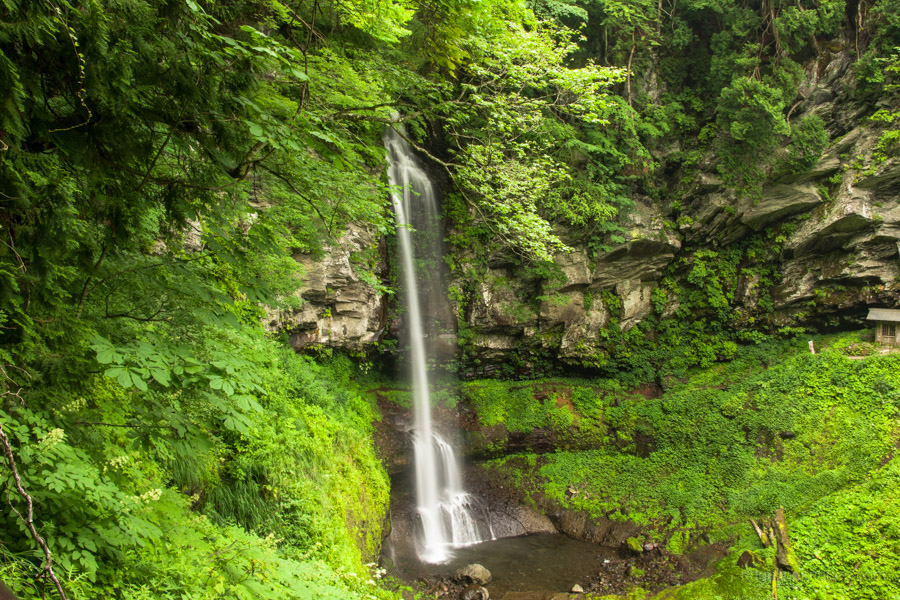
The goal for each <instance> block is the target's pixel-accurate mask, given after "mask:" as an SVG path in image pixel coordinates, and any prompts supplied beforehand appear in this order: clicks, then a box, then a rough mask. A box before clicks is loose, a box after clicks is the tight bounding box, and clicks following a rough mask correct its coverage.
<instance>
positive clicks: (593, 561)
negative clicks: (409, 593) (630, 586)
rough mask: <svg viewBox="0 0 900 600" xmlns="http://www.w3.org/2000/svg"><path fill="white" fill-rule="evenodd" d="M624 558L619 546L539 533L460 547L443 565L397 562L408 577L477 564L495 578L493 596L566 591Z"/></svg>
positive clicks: (490, 586)
mask: <svg viewBox="0 0 900 600" xmlns="http://www.w3.org/2000/svg"><path fill="white" fill-rule="evenodd" d="M622 559H623V557H622V556H621V555H620V553H619V552H618V551H617V550H614V549H612V548H605V547H603V546H598V545H596V544H592V543H590V542H583V541H581V540H576V539H573V538H570V537H568V536H565V535H558V534H547V533H536V534H531V535H523V536H519V537H510V538H500V539H497V540H492V541H488V542H483V543H481V544H476V545H474V546H468V547H466V548H457V549H455V550H454V551H453V557H452V558H451V559H450V560H449V561H448V562H446V563H444V564H441V565H430V564H426V563H423V562H420V561H415V560H414V561H410V562H408V563H406V564H398V565H397V568H398V570H399V572H400V574H401V576H402V578H403V579H406V580H413V579H420V578H427V577H429V576H439V577H441V576H449V575H451V574H452V573H453V572H454V571H455V570H457V569H459V568H461V567H464V566H466V565H469V564H472V563H478V564H480V565H482V566H484V567H485V568H487V569H488V571H490V572H491V575H492V576H493V579H492V581H491V582H490V583H489V584H488V585H487V588H488V589H489V590H490V592H491V597H492V598H501V597H502V596H503V594H504V593H506V592H511V591H517V592H525V591H529V592H531V591H537V592H565V591H569V590H570V589H571V588H572V585H574V584H576V583H579V582H582V581H584V580H585V578H586V577H587V576H589V575H593V574H598V573H600V572H601V571H603V570H604V568H606V567H608V566H609V565H610V564H612V563H613V562H614V561H620V560H622Z"/></svg>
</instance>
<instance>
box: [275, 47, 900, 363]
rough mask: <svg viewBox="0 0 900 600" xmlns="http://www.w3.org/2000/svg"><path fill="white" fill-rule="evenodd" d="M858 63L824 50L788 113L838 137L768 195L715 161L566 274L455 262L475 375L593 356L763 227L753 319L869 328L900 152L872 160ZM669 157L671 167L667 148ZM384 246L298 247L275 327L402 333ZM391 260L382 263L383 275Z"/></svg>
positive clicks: (899, 188)
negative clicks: (307, 250)
mask: <svg viewBox="0 0 900 600" xmlns="http://www.w3.org/2000/svg"><path fill="white" fill-rule="evenodd" d="M851 62H852V61H851V59H850V57H849V55H848V54H846V53H837V54H830V53H828V52H827V51H826V53H825V54H823V55H822V56H819V57H816V58H815V59H813V60H811V61H810V62H809V64H808V65H807V70H806V80H805V82H804V83H803V85H802V88H801V95H802V96H803V97H804V98H805V100H804V101H803V102H801V103H800V104H799V105H797V106H796V107H795V108H794V110H793V114H792V117H791V118H792V119H797V118H800V117H801V116H804V115H816V116H818V117H820V118H821V119H823V121H824V122H825V124H826V128H827V130H828V133H829V136H830V138H831V140H832V141H831V143H830V145H829V146H828V147H827V148H826V150H825V151H824V153H823V155H822V157H821V158H820V160H819V161H818V163H817V164H816V165H815V166H814V167H813V168H811V169H810V170H808V171H807V172H805V173H803V174H801V175H793V176H790V177H781V178H780V179H773V180H772V181H770V182H768V184H767V185H766V186H765V187H764V189H763V192H762V195H761V197H758V198H755V199H753V198H740V197H738V196H737V195H736V194H735V193H734V191H733V190H730V189H728V188H727V187H726V186H725V185H724V184H723V183H722V181H721V180H720V179H719V177H718V176H717V175H716V174H715V157H711V159H710V164H709V165H708V166H707V168H706V169H705V171H704V172H701V173H700V174H699V175H697V176H695V177H694V178H693V180H692V181H691V183H689V184H675V183H674V181H673V182H670V183H671V185H668V183H667V185H668V187H669V189H672V190H673V191H676V192H677V195H678V198H679V201H678V203H672V202H671V199H663V200H661V201H660V200H656V201H654V200H651V199H650V198H647V197H644V196H641V195H638V194H635V196H634V197H633V200H634V207H633V208H632V209H631V210H630V211H628V212H627V214H623V215H622V221H621V223H620V224H621V228H622V232H621V237H620V238H618V239H619V240H620V241H618V242H617V243H612V242H611V243H609V244H608V245H607V246H606V247H605V249H604V250H603V251H599V252H598V251H596V250H594V251H592V250H591V249H589V248H588V247H586V246H585V245H583V244H582V245H578V244H577V243H575V244H573V245H574V250H573V251H572V252H571V253H566V254H559V255H557V256H556V257H555V262H556V270H555V272H550V273H543V274H541V275H534V274H530V275H528V276H523V273H522V269H521V268H520V267H519V266H518V265H517V264H516V263H515V261H513V260H512V259H508V258H504V257H502V256H490V257H481V258H480V260H481V266H480V267H478V268H477V269H474V270H473V269H468V270H464V269H460V270H457V271H455V272H454V273H453V274H452V275H451V278H450V281H449V288H450V293H449V296H450V297H451V302H452V304H453V307H452V308H453V311H455V313H456V314H457V322H458V325H459V332H458V333H459V338H460V346H461V348H462V358H463V362H464V363H465V364H466V365H467V366H468V367H469V371H470V372H471V373H474V374H479V373H480V374H490V373H491V372H492V370H493V369H494V368H495V367H496V366H497V365H499V364H500V363H502V362H504V361H508V360H509V358H510V356H512V355H520V356H525V355H527V356H530V357H534V356H544V357H549V358H551V359H552V360H558V361H561V362H563V363H570V364H579V365H585V364H587V363H586V361H585V359H586V358H587V357H590V356H592V355H593V354H594V353H595V352H597V351H598V349H602V348H603V346H604V344H607V343H608V338H609V336H608V335H607V334H606V332H607V331H608V329H609V328H610V327H611V326H612V323H613V321H614V325H615V327H617V328H618V329H619V330H620V331H621V332H627V331H629V330H630V329H632V328H633V327H634V326H635V325H637V324H638V323H640V322H641V321H642V320H644V319H645V318H647V316H648V315H650V314H651V313H653V311H656V316H657V317H659V318H665V317H667V316H671V315H673V314H674V313H675V311H676V309H677V308H678V300H677V298H675V297H674V296H673V295H672V294H669V295H668V296H666V295H665V294H660V295H659V297H657V298H656V305H655V304H654V290H656V289H657V288H658V287H660V283H661V280H662V279H663V278H664V277H668V278H674V279H675V280H676V281H677V280H678V279H679V278H682V279H683V278H684V277H685V276H686V272H685V269H684V268H683V267H680V266H679V265H685V264H690V262H691V260H692V257H693V256H694V254H695V253H696V252H697V251H698V250H701V249H704V248H706V249H715V250H720V249H723V248H726V247H728V246H729V245H733V244H740V243H742V242H743V241H744V240H747V239H749V238H751V237H752V236H759V235H767V234H771V235H769V237H768V238H767V239H770V240H771V242H769V244H770V246H771V247H770V249H769V252H770V256H769V257H768V259H767V260H769V261H770V262H771V264H772V266H773V267H774V268H775V275H774V276H773V277H771V278H769V279H770V280H771V281H767V282H766V284H765V285H766V286H768V287H767V298H768V299H767V302H769V303H770V305H769V306H768V307H767V310H766V311H765V312H766V314H765V317H764V318H761V319H760V320H758V321H754V325H753V326H754V327H760V328H762V329H768V330H773V329H776V328H778V327H782V326H785V325H801V326H807V327H812V328H821V327H825V326H829V325H834V324H837V323H839V322H847V321H850V322H853V321H854V320H855V322H856V323H857V324H861V322H862V321H861V318H862V317H864V315H865V309H866V307H868V306H876V305H877V306H895V305H896V304H897V303H898V302H900V252H898V249H900V203H898V195H900V161H898V160H896V159H893V160H888V161H883V162H879V161H877V160H874V159H873V158H872V150H873V148H874V146H875V143H876V141H877V139H878V132H877V130H874V129H873V128H872V127H873V125H871V124H870V123H869V122H868V120H867V119H866V115H868V114H870V113H871V112H872V111H873V110H874V109H875V108H876V107H872V106H864V105H859V104H858V103H857V101H855V100H853V95H852V90H853V87H854V77H853V74H852V72H851V69H850V67H851ZM674 147H677V143H676V144H672V145H670V151H671V148H674ZM657 159H658V160H660V161H661V162H663V163H665V160H666V151H665V150H664V151H661V152H660V155H659V156H657ZM561 233H562V235H563V237H565V233H566V232H565V231H563V232H561ZM623 238H624V239H623ZM776 245H777V247H776ZM376 246H377V247H380V248H382V249H383V248H384V243H383V241H379V240H378V239H377V238H376V237H375V235H374V234H373V233H372V232H368V231H366V230H365V229H364V228H362V227H360V226H356V227H353V228H351V230H350V231H348V233H347V234H346V235H345V237H344V238H343V239H342V240H341V242H340V243H339V244H337V245H336V246H335V247H334V248H333V250H332V251H330V252H328V253H326V255H325V256H324V257H323V258H322V259H318V260H315V259H312V258H311V257H307V256H298V257H297V258H298V260H300V261H301V262H302V263H303V265H304V267H305V268H306V271H307V276H306V282H305V285H304V287H303V289H301V290H300V291H299V292H298V293H299V295H300V296H301V298H302V299H303V300H304V302H305V303H304V305H303V307H302V308H301V309H299V310H297V311H294V312H293V313H291V314H288V315H278V316H277V318H273V326H277V327H286V328H288V329H289V331H290V332H291V336H292V340H293V342H294V346H295V347H296V348H298V349H303V348H308V347H310V346H314V345H325V346H333V347H340V348H347V349H351V350H360V349H364V348H365V347H366V346H367V345H368V344H369V343H371V342H373V341H376V340H378V339H380V337H381V336H382V335H383V332H384V331H388V332H391V333H392V332H393V331H395V330H396V327H392V323H390V322H388V321H389V319H388V311H387V304H386V301H385V298H384V297H383V296H382V295H381V294H380V293H379V291H378V290H377V289H376V288H375V287H374V286H372V285H370V284H369V283H366V282H365V281H364V280H362V279H361V278H360V277H359V275H358V274H357V272H358V269H356V268H355V267H354V262H353V257H354V255H355V254H356V253H359V252H361V251H363V250H364V249H366V248H372V247H376ZM455 252H456V253H457V255H456V256H455V257H454V258H455V259H460V260H458V261H457V262H458V263H462V262H466V259H471V258H472V256H471V255H469V253H471V252H472V251H471V250H469V249H456V250H455ZM380 256H381V257H382V258H380V259H379V261H378V264H377V265H376V266H375V268H374V269H372V271H374V272H375V273H378V274H380V275H382V276H383V275H384V274H385V273H386V264H385V259H384V256H385V253H384V252H383V251H382V252H381V254H380ZM468 262H469V264H472V263H473V262H476V261H472V260H468ZM736 277H738V279H739V281H736V282H735V285H734V287H735V289H736V293H735V296H736V298H735V300H734V302H735V303H737V304H740V305H742V306H745V307H746V309H747V311H754V310H756V309H757V308H758V306H757V305H758V303H759V302H760V289H761V286H762V284H761V282H760V277H759V276H758V275H756V274H753V273H738V274H737V275H736ZM443 321H444V320H443V319H442V322H443ZM451 324H452V320H451ZM447 335H448V336H450V337H452V333H451V332H447ZM525 366H527V360H526V365H525Z"/></svg>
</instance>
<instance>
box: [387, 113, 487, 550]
mask: <svg viewBox="0 0 900 600" xmlns="http://www.w3.org/2000/svg"><path fill="white" fill-rule="evenodd" d="M384 145H385V147H386V148H387V150H388V154H389V158H390V167H389V168H388V180H389V181H390V183H391V185H392V186H395V187H394V189H393V191H392V193H391V201H392V202H393V205H394V215H395V218H396V222H397V239H398V241H399V246H400V257H401V262H400V270H401V272H402V274H403V288H404V299H405V300H406V306H407V316H408V327H409V332H408V333H409V345H410V362H411V364H412V384H413V397H414V404H413V406H414V410H415V431H414V436H413V448H414V450H415V476H416V503H417V507H418V513H419V518H420V521H421V526H422V538H421V540H419V548H420V551H419V557H420V558H421V559H422V560H423V561H426V562H431V563H439V562H444V561H446V560H448V559H449V558H450V549H451V548H453V547H459V546H466V545H470V544H475V543H478V542H480V541H482V537H481V535H480V533H479V530H478V524H477V522H476V521H475V519H474V518H473V517H472V515H471V513H470V512H469V508H470V505H471V497H470V495H469V494H466V493H465V491H464V490H463V487H462V477H461V475H460V470H459V464H458V461H457V460H456V456H455V455H454V453H453V448H452V447H451V446H450V444H448V443H447V442H446V441H445V440H443V439H441V438H440V437H439V436H437V435H436V434H435V433H434V429H433V427H432V422H431V395H430V389H429V384H428V370H427V367H426V364H427V363H426V360H427V350H426V331H425V327H424V325H423V318H422V315H423V310H422V309H423V304H424V308H425V309H426V310H427V309H428V308H429V306H428V303H429V299H430V298H433V297H434V294H435V293H440V292H439V290H438V289H436V286H434V285H431V286H426V289H425V290H424V291H425V293H424V294H420V293H419V290H418V284H417V274H418V273H417V271H416V265H417V263H420V264H421V263H424V265H425V266H424V267H422V268H424V270H425V274H428V270H429V267H428V264H429V261H431V262H432V266H431V267H430V269H431V270H432V271H433V270H434V269H438V268H439V265H438V264H436V261H439V260H440V258H441V236H440V213H439V211H438V203H437V195H436V194H435V190H434V186H433V185H432V183H431V180H430V179H429V178H428V175H427V174H426V173H425V171H424V170H423V169H422V167H421V166H420V165H419V163H418V161H417V159H416V157H415V156H414V155H413V153H412V149H411V148H410V147H409V144H407V143H406V141H405V140H404V139H403V138H401V137H400V136H399V135H398V134H397V133H396V132H395V131H394V130H392V129H390V128H388V129H387V130H386V131H385V133H384ZM413 228H414V229H413ZM413 234H415V236H416V237H415V242H416V244H413V242H414V240H413ZM423 301H424V302H423ZM430 333H431V334H432V336H431V337H432V339H433V338H434V333H435V332H433V331H432V332H430Z"/></svg>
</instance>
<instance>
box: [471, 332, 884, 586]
mask: <svg viewBox="0 0 900 600" xmlns="http://www.w3.org/2000/svg"><path fill="white" fill-rule="evenodd" d="M823 342H824V344H825V345H828V346H830V347H829V348H826V349H825V350H824V351H822V352H821V353H820V354H817V355H812V354H810V353H809V351H808V349H806V348H805V346H806V343H805V341H803V343H802V344H801V343H800V341H798V342H797V343H796V345H794V346H792V347H791V346H788V345H786V344H780V345H778V346H766V345H763V346H750V347H741V348H739V349H738V352H737V355H736V358H735V360H733V361H729V362H727V363H723V364H719V365H715V366H713V367H710V368H705V369H698V370H695V371H694V372H693V373H692V374H691V375H690V377H688V378H687V379H684V380H670V381H669V382H668V384H667V388H666V389H665V392H664V393H662V394H661V395H659V397H653V395H652V394H650V396H651V397H645V396H642V395H638V394H634V393H628V392H626V391H625V390H623V389H622V388H621V387H620V386H617V385H616V384H615V383H614V382H611V381H580V382H578V381H569V382H564V381H555V382H550V381H541V382H534V383H532V384H531V385H524V386H523V383H522V382H515V383H509V384H503V383H498V382H476V383H472V384H469V385H468V386H467V392H468V394H469V396H470V399H471V403H472V405H473V407H475V409H476V410H477V412H478V416H479V419H480V420H481V423H482V425H486V426H487V425H496V424H498V423H504V424H505V425H506V426H507V427H508V428H509V429H510V430H516V429H517V428H520V427H525V426H542V427H548V428H551V429H552V428H554V427H556V428H557V430H558V432H559V433H560V435H561V436H564V434H566V433H567V434H568V435H569V436H570V437H578V436H582V435H590V436H591V440H592V443H593V447H592V448H590V449H584V450H565V449H558V450H557V451H555V452H550V453H547V454H541V455H534V454H530V455H528V454H526V455H521V454H520V455H513V456H509V457H504V458H502V459H498V460H495V461H493V462H491V463H489V466H488V468H489V469H493V470H496V471H497V473H498V474H503V475H504V476H506V477H507V478H508V479H509V480H510V481H512V482H514V483H516V484H517V485H519V486H521V487H522V488H523V491H525V492H526V494H534V493H536V492H540V493H541V494H543V495H545V496H547V497H549V498H551V499H553V500H555V501H557V502H559V503H560V504H562V505H563V506H566V507H569V508H572V509H577V510H580V511H584V512H587V513H589V514H590V515H591V516H592V517H594V518H597V517H601V516H605V517H609V518H613V519H620V520H630V521H632V522H635V523H637V524H639V525H641V526H642V528H643V530H644V531H645V532H646V533H647V535H649V536H651V537H654V538H656V539H657V540H658V541H661V542H662V543H664V544H665V545H666V547H667V549H668V550H669V551H671V552H675V553H681V552H684V551H687V550H689V549H690V548H692V547H694V546H695V545H696V544H697V543H700V542H703V541H710V540H712V541H715V540H722V541H728V542H732V543H735V546H734V552H733V553H732V556H730V557H729V558H728V559H726V563H727V564H726V563H723V565H722V568H721V569H720V570H719V571H720V572H719V575H717V576H716V578H714V579H710V580H703V581H702V582H697V583H696V584H692V587H686V588H684V590H683V591H678V590H675V591H673V592H671V593H672V594H676V596H672V597H679V598H716V597H722V598H732V597H733V598H750V597H753V598H755V597H757V596H756V595H754V594H755V593H756V592H754V591H753V590H767V591H766V594H771V568H770V570H769V572H768V573H763V572H762V571H756V570H752V569H751V570H750V571H749V572H741V571H740V570H738V571H734V569H732V568H731V567H732V566H733V564H734V561H735V560H736V556H737V554H735V552H736V553H738V554H739V552H740V551H743V550H744V549H751V550H753V551H754V552H757V553H758V554H759V555H760V556H761V557H762V559H763V560H764V562H766V563H771V564H774V563H773V560H774V557H773V556H772V554H771V550H769V551H766V550H763V549H762V548H761V546H760V544H759V541H758V540H757V539H756V537H755V535H754V534H753V531H752V529H751V528H750V526H749V519H751V518H752V519H759V518H762V517H767V516H771V515H772V514H773V513H774V511H775V509H776V508H778V507H780V506H783V507H784V508H785V510H786V513H787V515H788V519H789V522H790V526H791V530H792V539H794V540H795V544H796V547H797V552H798V555H799V557H800V559H801V563H802V569H801V577H800V578H799V580H794V579H791V580H790V582H784V583H783V584H782V585H783V590H784V591H783V594H784V595H780V597H782V598H848V599H849V598H854V599H855V598H865V599H868V598H890V597H893V596H891V594H894V595H896V594H900V586H898V584H897V583H895V582H894V577H893V576H892V575H891V573H895V572H896V567H897V561H900V529H898V522H897V520H896V518H895V517H893V516H892V515H893V514H895V508H896V503H897V500H898V494H897V491H896V489H897V488H896V485H895V484H893V485H892V482H895V481H896V479H897V477H898V476H900V463H898V461H896V460H890V457H891V456H892V454H893V450H894V447H895V445H896V443H897V439H898V435H897V413H898V408H900V355H896V354H894V355H887V356H871V357H868V358H866V359H864V360H852V359H850V358H848V356H847V354H848V353H850V352H852V350H853V348H855V347H856V345H858V344H857V343H856V339H855V337H853V336H849V337H848V336H844V337H841V338H838V339H828V340H822V341H820V344H819V345H823ZM503 385H508V386H510V388H511V389H510V393H507V394H504V393H503V390H502V389H501V388H502V386H503ZM528 394H531V396H532V402H531V408H530V409H529V410H527V411H526V410H522V408H521V407H522V406H524V404H525V400H524V398H525V396H526V395H528ZM560 397H564V398H567V399H569V400H570V401H571V404H568V406H569V409H570V410H571V412H570V415H571V425H568V426H567V425H565V424H561V425H562V426H561V427H560V426H558V425H557V423H558V419H557V418H556V417H554V416H553V413H554V412H555V411H556V410H557V409H558V407H559V405H560V404H562V405H563V406H566V405H567V404H566V403H560V402H551V403H549V404H548V398H549V399H551V400H554V399H556V398H560ZM535 398H542V400H541V401H536V400H535ZM546 407H549V409H548V408H546ZM561 439H565V437H561ZM563 447H564V444H563ZM883 465H886V466H883ZM735 540H736V542H735ZM728 561H730V562H728ZM757 576H759V577H762V578H763V579H765V578H766V577H768V581H767V583H766V585H762V587H759V585H758V583H759V582H757V581H756V580H755V579H754V577H757ZM757 578H758V577H757ZM728 590H733V593H732V592H729V591H728ZM734 590H736V591H734ZM760 593H762V592H760ZM729 594H731V595H729ZM748 594H749V595H748ZM666 597H669V596H666ZM758 597H760V598H764V597H767V596H766V595H765V594H764V595H761V596H758Z"/></svg>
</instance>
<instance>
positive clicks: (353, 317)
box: [269, 224, 387, 351]
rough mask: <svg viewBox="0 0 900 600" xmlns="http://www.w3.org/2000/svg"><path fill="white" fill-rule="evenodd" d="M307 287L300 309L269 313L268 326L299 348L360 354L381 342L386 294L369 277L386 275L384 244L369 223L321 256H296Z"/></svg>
mask: <svg viewBox="0 0 900 600" xmlns="http://www.w3.org/2000/svg"><path fill="white" fill-rule="evenodd" d="M294 258H295V259H296V260H297V261H298V262H299V263H300V264H301V265H302V266H303V271H304V275H303V285H302V286H301V287H300V288H299V289H298V290H297V291H296V292H295V294H296V295H297V296H298V297H299V298H300V300H301V305H300V308H299V309H295V310H291V311H282V312H280V313H277V314H276V313H273V314H270V315H269V328H270V329H272V330H278V331H284V330H286V331H287V332H288V333H289V335H290V339H291V344H292V345H293V347H294V349H295V350H298V351H301V350H309V349H312V348H316V347H323V346H324V347H333V348H342V349H345V350H351V351H360V350H363V349H365V348H367V347H368V346H369V345H371V344H372V343H373V342H376V341H379V340H380V339H381V338H382V336H383V335H384V332H385V327H386V325H387V303H386V299H385V297H384V295H383V294H382V293H381V291H380V290H378V289H377V288H376V287H375V285H373V282H372V279H371V278H367V277H366V276H365V273H369V274H372V275H374V276H376V277H378V276H384V275H385V273H386V271H387V261H386V250H385V242H384V240H383V239H380V238H379V237H378V234H377V233H375V232H374V231H372V230H371V229H368V228H366V226H365V224H352V225H351V226H350V227H349V228H348V229H347V231H346V232H345V233H344V235H343V236H341V238H340V239H338V240H337V241H336V242H335V243H334V244H332V245H331V246H330V247H328V248H326V250H325V252H324V253H323V254H322V256H310V255H308V254H299V253H298V254H295V256H294Z"/></svg>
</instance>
